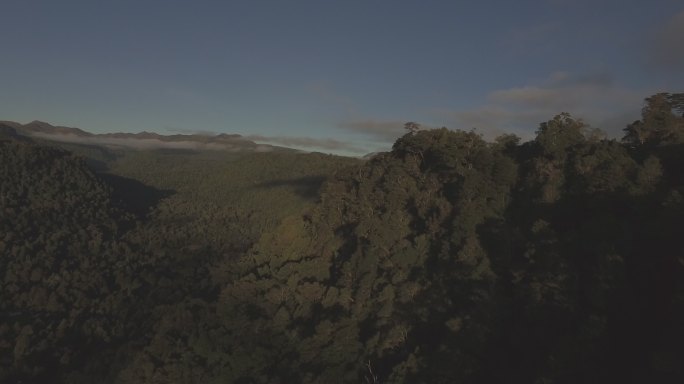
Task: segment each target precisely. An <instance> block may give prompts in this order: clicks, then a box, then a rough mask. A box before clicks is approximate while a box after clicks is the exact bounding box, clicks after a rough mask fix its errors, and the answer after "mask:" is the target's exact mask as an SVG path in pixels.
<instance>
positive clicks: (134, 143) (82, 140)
mask: <svg viewBox="0 0 684 384" xmlns="http://www.w3.org/2000/svg"><path fill="white" fill-rule="evenodd" d="M31 136H33V137H39V138H42V139H46V140H51V141H60V142H65V143H77V144H87V145H102V146H110V147H125V148H132V149H139V150H144V149H161V148H164V149H190V150H205V149H212V150H226V149H228V150H236V149H239V150H242V149H245V148H242V147H240V146H235V145H232V144H229V143H202V142H197V141H162V140H157V139H140V138H116V137H100V136H87V137H83V136H76V135H73V134H50V133H39V132H38V133H33V134H31Z"/></svg>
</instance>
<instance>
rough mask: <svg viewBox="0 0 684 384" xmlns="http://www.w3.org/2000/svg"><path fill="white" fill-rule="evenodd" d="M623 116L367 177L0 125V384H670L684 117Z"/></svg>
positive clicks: (683, 320)
mask: <svg viewBox="0 0 684 384" xmlns="http://www.w3.org/2000/svg"><path fill="white" fill-rule="evenodd" d="M641 112H642V113H641V119H639V120H637V121H635V122H633V123H631V124H629V125H628V126H626V127H625V129H624V137H623V138H621V139H608V138H606V137H605V135H603V134H601V133H600V132H599V131H597V130H595V129H592V128H591V127H589V126H587V125H586V124H585V123H584V122H582V121H581V120H578V119H575V118H574V117H573V116H572V115H570V114H568V113H561V114H559V115H557V116H554V117H552V118H551V119H550V120H548V121H546V122H542V123H541V124H540V125H539V127H538V128H537V131H536V137H535V138H534V139H533V140H531V141H527V142H521V140H520V138H518V137H516V136H514V135H502V136H500V137H498V138H496V139H495V140H493V141H491V142H488V141H486V140H484V139H483V138H482V136H481V135H479V134H477V133H476V132H474V131H461V130H450V129H447V128H441V129H421V128H420V126H419V125H418V124H417V123H414V122H410V123H407V124H406V126H405V128H406V130H407V132H406V134H405V135H404V136H402V137H401V138H399V139H398V140H397V141H396V142H395V143H394V146H393V148H392V150H391V151H390V152H387V153H382V154H379V155H377V156H375V157H373V158H372V159H371V160H368V161H361V160H358V159H352V158H343V157H337V156H330V155H323V154H315V153H314V154H302V153H294V152H282V153H252V154H241V155H235V154H228V153H222V152H217V151H209V152H202V151H185V152H169V151H159V150H147V151H113V150H110V149H106V148H91V147H85V146H77V145H74V146H71V147H69V150H68V151H67V150H65V149H63V148H60V145H61V146H62V147H63V146H64V145H63V144H59V143H50V142H40V143H38V142H35V141H33V140H30V139H27V138H26V137H24V136H21V135H20V134H18V133H17V131H16V130H15V129H14V128H12V127H10V126H0V271H1V272H2V273H1V274H0V382H64V383H91V382H111V383H166V382H188V383H225V382H235V383H293V382H307V383H336V382H341V383H347V382H365V383H453V382H458V383H461V382H462V383H498V382H513V383H576V382H635V383H636V382H639V383H641V382H662V383H666V382H672V383H675V382H682V381H683V380H684V367H683V366H682V364H681V362H682V361H684V326H683V325H682V324H684V247H683V246H682V242H681V237H682V235H684V232H683V231H682V228H683V224H684V221H683V220H684V197H683V196H684V96H683V94H672V93H659V94H656V95H653V96H651V97H648V98H647V99H646V100H645V103H644V108H643V109H642V111H641ZM95 164H96V165H97V167H94V165H95Z"/></svg>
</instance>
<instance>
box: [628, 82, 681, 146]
mask: <svg viewBox="0 0 684 384" xmlns="http://www.w3.org/2000/svg"><path fill="white" fill-rule="evenodd" d="M644 101H645V103H646V105H645V106H644V108H643V109H642V110H641V120H637V121H635V122H633V123H632V124H630V125H628V126H627V127H626V128H625V129H624V132H625V136H624V137H623V138H622V141H623V142H625V143H628V144H631V145H634V146H637V145H644V144H649V145H659V144H668V143H676V142H681V141H682V140H684V117H682V116H677V115H676V114H675V112H678V113H682V114H684V94H681V93H675V94H671V93H658V94H655V95H653V96H651V97H648V98H646V99H645V100H644Z"/></svg>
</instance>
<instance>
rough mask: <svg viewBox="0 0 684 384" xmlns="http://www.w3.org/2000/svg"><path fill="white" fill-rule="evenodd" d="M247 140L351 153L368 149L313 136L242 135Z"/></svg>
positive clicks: (364, 151) (363, 151) (365, 151)
mask: <svg viewBox="0 0 684 384" xmlns="http://www.w3.org/2000/svg"><path fill="white" fill-rule="evenodd" d="M244 138H245V139H247V140H252V141H256V142H262V143H270V144H276V145H283V146H286V147H299V148H307V149H312V150H330V151H345V152H351V153H367V152H368V150H367V149H364V148H360V147H358V146H355V145H353V144H352V143H349V142H346V141H342V140H336V139H317V138H313V137H289V136H262V135H249V136H244Z"/></svg>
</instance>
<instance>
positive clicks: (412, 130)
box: [404, 121, 420, 134]
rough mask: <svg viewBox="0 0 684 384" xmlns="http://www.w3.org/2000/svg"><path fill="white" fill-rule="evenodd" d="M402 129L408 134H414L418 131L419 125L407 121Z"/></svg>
mask: <svg viewBox="0 0 684 384" xmlns="http://www.w3.org/2000/svg"><path fill="white" fill-rule="evenodd" d="M404 129H405V130H406V131H408V133H410V134H414V133H416V132H418V131H420V124H418V123H416V122H413V121H409V122H407V123H406V124H404Z"/></svg>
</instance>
